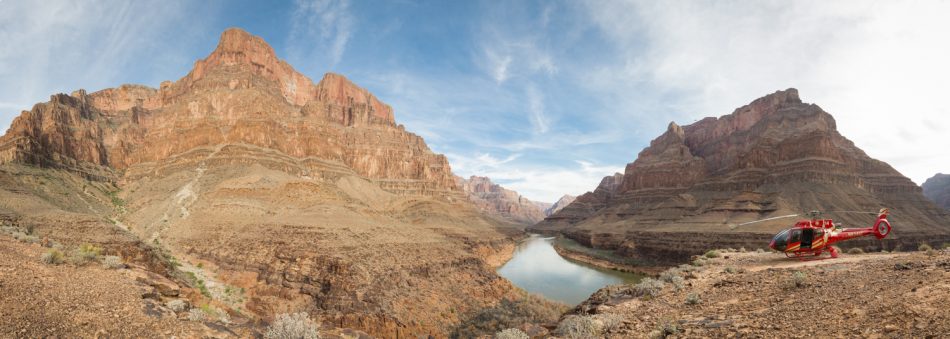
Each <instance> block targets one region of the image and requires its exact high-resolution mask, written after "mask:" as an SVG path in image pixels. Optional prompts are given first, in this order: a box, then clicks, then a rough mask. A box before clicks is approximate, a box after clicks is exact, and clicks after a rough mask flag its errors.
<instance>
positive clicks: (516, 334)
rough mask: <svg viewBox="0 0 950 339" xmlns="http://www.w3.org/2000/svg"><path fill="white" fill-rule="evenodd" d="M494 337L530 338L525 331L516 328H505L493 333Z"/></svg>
mask: <svg viewBox="0 0 950 339" xmlns="http://www.w3.org/2000/svg"><path fill="white" fill-rule="evenodd" d="M493 338H494V339H530V338H531V337H529V336H528V334H527V333H524V331H522V330H519V329H517V328H509V329H507V330H504V331H501V332H498V333H495V336H494V337H493Z"/></svg>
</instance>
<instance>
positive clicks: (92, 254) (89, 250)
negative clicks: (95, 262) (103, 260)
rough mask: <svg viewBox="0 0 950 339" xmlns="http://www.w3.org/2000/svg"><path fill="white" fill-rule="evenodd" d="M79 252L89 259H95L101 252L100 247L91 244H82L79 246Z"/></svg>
mask: <svg viewBox="0 0 950 339" xmlns="http://www.w3.org/2000/svg"><path fill="white" fill-rule="evenodd" d="M79 254H81V255H83V256H85V257H87V258H89V259H95V258H97V257H99V255H100V254H102V248H101V247H99V246H96V245H93V244H82V245H80V246H79Z"/></svg>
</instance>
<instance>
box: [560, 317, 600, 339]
mask: <svg viewBox="0 0 950 339" xmlns="http://www.w3.org/2000/svg"><path fill="white" fill-rule="evenodd" d="M602 332H603V329H602V328H601V327H600V326H598V324H597V323H596V322H594V319H593V317H591V316H589V315H569V316H567V317H565V318H564V320H561V322H560V323H559V324H557V329H555V330H554V333H555V334H557V335H559V336H561V337H564V338H567V339H588V338H596V337H600V335H601V333H602Z"/></svg>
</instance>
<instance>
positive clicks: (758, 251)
mask: <svg viewBox="0 0 950 339" xmlns="http://www.w3.org/2000/svg"><path fill="white" fill-rule="evenodd" d="M755 253H765V250H763V249H761V248H756V249H755Z"/></svg>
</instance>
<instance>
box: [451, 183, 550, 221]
mask: <svg viewBox="0 0 950 339" xmlns="http://www.w3.org/2000/svg"><path fill="white" fill-rule="evenodd" d="M456 182H457V183H458V186H459V188H460V189H461V190H462V191H463V192H465V193H466V194H467V195H468V198H469V200H471V201H472V202H473V203H474V204H475V206H477V207H478V209H479V210H481V211H483V212H485V213H486V214H488V215H492V216H495V217H498V218H501V219H502V220H507V221H511V222H514V223H517V224H526V225H531V224H534V223H537V222H538V221H541V220H542V219H544V210H543V209H542V208H541V207H540V206H538V203H536V202H533V201H531V200H528V199H527V198H525V197H522V196H521V195H520V194H518V192H515V191H512V190H509V189H506V188H504V187H501V185H498V184H495V183H493V182H492V181H491V179H489V178H486V177H479V176H474V175H473V176H471V177H470V178H468V179H464V178H462V177H456Z"/></svg>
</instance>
